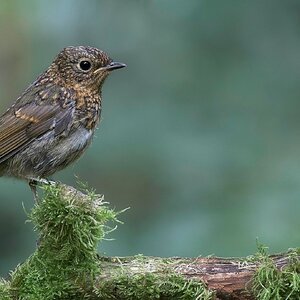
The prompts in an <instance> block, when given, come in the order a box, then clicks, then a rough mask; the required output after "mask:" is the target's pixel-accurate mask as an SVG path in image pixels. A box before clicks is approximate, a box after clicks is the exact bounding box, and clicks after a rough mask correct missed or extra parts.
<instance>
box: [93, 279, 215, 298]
mask: <svg viewBox="0 0 300 300" xmlns="http://www.w3.org/2000/svg"><path fill="white" fill-rule="evenodd" d="M96 294H97V296H98V298H97V299H101V300H117V299H123V300H140V299H143V300H155V299H172V300H179V299H182V300H194V299H199V300H210V299H214V298H213V292H211V291H209V290H207V288H206V287H205V285H204V284H203V283H202V282H198V281H195V280H187V279H186V278H184V277H183V276H180V275H176V274H170V275H165V276H158V275H155V274H152V273H145V274H134V275H131V276H129V275H122V274H120V275H115V276H113V277H112V278H111V279H110V280H108V281H102V282H99V283H98V287H97V290H96Z"/></svg>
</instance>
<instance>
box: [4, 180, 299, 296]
mask: <svg viewBox="0 0 300 300" xmlns="http://www.w3.org/2000/svg"><path fill="white" fill-rule="evenodd" d="M43 189H44V199H43V200H42V201H40V203H39V205H37V206H35V207H34V208H33V210H32V212H31V213H30V215H29V218H30V220H31V221H32V222H33V223H34V226H35V229H36V230H37V231H39V233H40V242H39V246H38V248H37V250H36V252H35V253H33V255H32V256H31V257H29V258H28V259H27V260H26V261H25V263H23V264H22V265H20V266H18V267H17V268H16V270H15V271H14V272H12V273H11V276H10V278H9V281H5V280H3V279H2V280H1V279H0V299H1V300H19V299H26V300H31V299H32V300H39V299H41V300H53V299H64V300H67V299H91V300H92V299H98V300H100V299H103V300H110V299H118V300H120V299H121V300H127V299H130V300H139V299H142V300H148V299H149V300H152V299H172V300H174V299H175V300H176V299H183V300H189V299H191V300H192V299H203V300H210V299H240V300H250V299H264V300H267V299H270V300H271V299H299V294H300V276H299V271H300V262H299V250H289V252H287V253H286V254H281V255H273V256H269V255H268V253H267V251H266V248H264V247H263V246H259V251H258V253H257V254H255V255H254V256H251V257H247V258H244V259H238V258H218V257H208V258H201V257H200V258H179V257H174V258H158V257H145V256H142V255H138V256H133V257H101V256H99V255H98V254H97V246H98V243H99V241H101V239H103V237H104V236H105V234H106V233H107V232H109V231H111V228H109V227H108V226H107V222H111V221H114V222H117V221H118V220H117V216H118V214H119V213H117V212H115V211H113V210H111V209H109V208H108V207H106V206H105V205H106V203H104V202H103V197H102V196H99V195H96V194H95V193H93V192H89V191H87V190H85V191H84V192H80V191H78V190H76V189H74V188H73V187H69V186H65V185H61V184H56V185H54V186H53V185H52V186H51V185H49V186H44V187H43Z"/></svg>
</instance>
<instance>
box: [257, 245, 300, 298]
mask: <svg viewBox="0 0 300 300" xmlns="http://www.w3.org/2000/svg"><path fill="white" fill-rule="evenodd" d="M256 257H257V260H258V261H261V265H260V267H259V268H258V269H257V270H256V272H255V276H254V278H253V282H252V291H253V294H254V295H255V297H256V299H260V300H269V299H270V300H271V299H299V295H300V260H299V250H297V249H291V250H289V253H288V259H289V263H288V264H287V265H286V266H285V267H284V268H282V269H280V270H279V269H278V268H277V267H276V266H275V264H274V262H273V260H272V258H270V257H269V256H268V253H267V248H266V247H263V246H260V247H259V252H258V254H257V255H256Z"/></svg>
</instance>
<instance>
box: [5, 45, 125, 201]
mask: <svg viewBox="0 0 300 300" xmlns="http://www.w3.org/2000/svg"><path fill="white" fill-rule="evenodd" d="M125 66H126V65H125V64H123V63H119V62H114V61H113V60H112V59H111V58H109V56H108V55H107V54H106V53H105V52H103V51H102V50H99V49H97V48H93V47H83V46H78V47H67V48H65V49H63V50H62V51H61V52H60V53H59V54H58V55H57V57H56V58H55V60H54V61H53V63H52V64H51V65H50V66H49V68H48V69H47V70H46V71H45V72H44V73H43V74H41V75H40V76H39V77H38V78H37V79H36V80H35V81H34V82H33V83H32V84H31V85H30V86H29V87H28V88H27V89H26V90H25V91H24V93H23V94H22V95H21V96H20V97H19V98H18V99H17V100H16V102H15V103H14V104H13V105H12V106H11V107H10V108H9V109H8V110H7V111H6V112H5V113H4V114H3V115H2V116H1V117H0V176H11V177H16V178H20V179H25V180H27V181H28V182H29V184H30V187H31V189H32V190H33V192H34V195H35V198H36V183H37V182H40V181H43V182H45V181H46V180H45V179H46V178H47V177H48V176H50V175H52V174H54V173H55V172H56V171H59V170H61V169H63V168H65V167H66V166H68V165H69V164H70V163H72V162H74V161H75V160H76V159H78V158H79V157H80V155H82V154H83V152H84V151H85V150H86V148H87V147H88V145H89V144H90V143H91V140H92V137H93V134H94V132H95V129H96V127H97V124H98V123H99V119H100V114H101V88H102V85H103V83H104V81H105V79H106V77H107V76H108V75H109V74H110V72H111V71H113V70H116V69H120V68H124V67H125Z"/></svg>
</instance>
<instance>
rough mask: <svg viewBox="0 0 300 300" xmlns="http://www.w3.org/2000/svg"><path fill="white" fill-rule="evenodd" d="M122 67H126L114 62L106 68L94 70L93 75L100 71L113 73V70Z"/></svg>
mask: <svg viewBox="0 0 300 300" xmlns="http://www.w3.org/2000/svg"><path fill="white" fill-rule="evenodd" d="M124 67H126V65H125V64H123V63H120V62H116V61H112V62H111V63H109V64H108V65H107V66H105V67H102V68H99V69H97V70H95V71H94V74H96V73H98V72H100V71H113V70H116V69H121V68H124Z"/></svg>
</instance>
